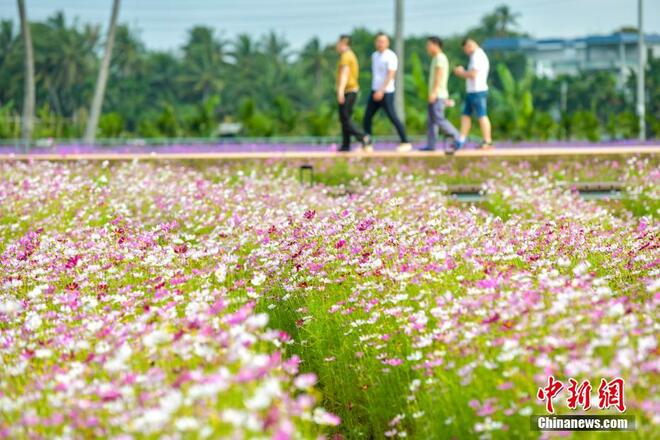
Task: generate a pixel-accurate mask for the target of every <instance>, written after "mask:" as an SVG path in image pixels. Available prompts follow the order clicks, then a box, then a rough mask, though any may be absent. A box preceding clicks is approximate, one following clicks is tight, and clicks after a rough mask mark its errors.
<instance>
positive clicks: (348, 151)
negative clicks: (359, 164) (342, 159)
mask: <svg viewBox="0 0 660 440" xmlns="http://www.w3.org/2000/svg"><path fill="white" fill-rule="evenodd" d="M350 152H351V147H341V148H340V149H339V150H337V153H350Z"/></svg>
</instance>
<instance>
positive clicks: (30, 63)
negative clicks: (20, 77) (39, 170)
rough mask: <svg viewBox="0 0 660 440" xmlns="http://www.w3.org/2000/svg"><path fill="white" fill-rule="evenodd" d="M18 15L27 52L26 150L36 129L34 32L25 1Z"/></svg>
mask: <svg viewBox="0 0 660 440" xmlns="http://www.w3.org/2000/svg"><path fill="white" fill-rule="evenodd" d="M18 15H19V17H20V21H21V33H22V34H23V46H24V48H23V50H24V54H25V57H24V59H25V90H24V96H23V124H22V136H23V142H24V143H25V148H26V150H27V149H28V148H29V146H30V143H31V142H32V132H33V130H34V107H35V91H34V53H33V51H32V34H31V32H30V24H29V23H28V20H27V12H25V1H24V0H18Z"/></svg>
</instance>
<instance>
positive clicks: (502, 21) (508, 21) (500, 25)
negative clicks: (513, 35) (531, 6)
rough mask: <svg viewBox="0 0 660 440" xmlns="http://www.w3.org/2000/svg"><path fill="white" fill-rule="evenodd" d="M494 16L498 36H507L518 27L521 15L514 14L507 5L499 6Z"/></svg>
mask: <svg viewBox="0 0 660 440" xmlns="http://www.w3.org/2000/svg"><path fill="white" fill-rule="evenodd" d="M493 15H495V17H496V26H495V32H496V34H497V35H498V36H506V35H508V34H509V33H510V32H511V29H512V28H515V27H517V26H518V18H519V17H520V14H519V13H517V12H516V13H514V12H512V11H511V8H509V7H508V6H507V5H501V6H498V7H497V8H496V9H495V12H494V14H493Z"/></svg>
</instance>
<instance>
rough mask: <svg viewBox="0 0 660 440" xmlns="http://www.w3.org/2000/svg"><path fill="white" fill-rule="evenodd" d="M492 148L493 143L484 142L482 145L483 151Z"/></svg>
mask: <svg viewBox="0 0 660 440" xmlns="http://www.w3.org/2000/svg"><path fill="white" fill-rule="evenodd" d="M491 148H493V143H492V142H486V141H484V142H482V143H481V149H482V150H490V149H491Z"/></svg>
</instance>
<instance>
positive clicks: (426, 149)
mask: <svg viewBox="0 0 660 440" xmlns="http://www.w3.org/2000/svg"><path fill="white" fill-rule="evenodd" d="M419 151H435V147H431V146H430V145H427V146H425V147H422V148H420V149H419Z"/></svg>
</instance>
